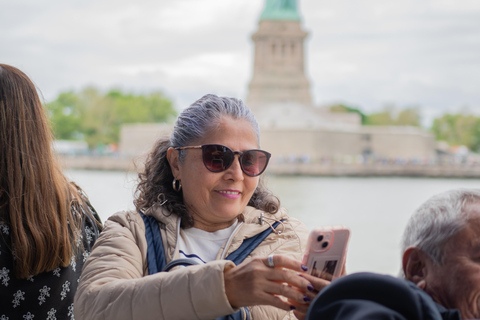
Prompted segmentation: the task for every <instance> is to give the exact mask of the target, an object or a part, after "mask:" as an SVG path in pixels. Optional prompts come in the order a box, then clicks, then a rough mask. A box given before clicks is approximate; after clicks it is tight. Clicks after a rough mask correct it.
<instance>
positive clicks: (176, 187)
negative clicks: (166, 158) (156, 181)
mask: <svg viewBox="0 0 480 320" xmlns="http://www.w3.org/2000/svg"><path fill="white" fill-rule="evenodd" d="M177 181H178V186H177ZM172 188H173V190H175V191H177V192H179V191H180V190H182V183H181V182H180V180H177V179H175V178H173V182H172Z"/></svg>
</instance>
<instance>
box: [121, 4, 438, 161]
mask: <svg viewBox="0 0 480 320" xmlns="http://www.w3.org/2000/svg"><path fill="white" fill-rule="evenodd" d="M306 37H307V32H305V31H304V30H303V29H302V26H301V18H300V13H299V11H298V7H297V1H296V0H266V3H265V7H264V9H263V12H262V13H261V15H260V20H259V23H258V30H257V31H256V32H255V33H254V34H253V35H252V40H253V42H254V45H255V56H254V68H253V75H252V79H251V81H250V84H249V91H248V95H247V98H246V103H247V105H248V106H249V107H250V108H251V109H252V110H253V112H254V114H255V116H256V118H257V120H258V123H259V125H260V129H261V143H262V145H261V147H262V148H263V149H265V150H268V151H270V152H271V153H272V154H273V157H272V162H271V165H272V166H275V164H276V163H279V164H280V163H285V162H308V163H316V162H318V163H320V162H324V161H343V160H342V159H350V160H348V161H352V160H351V159H354V160H353V161H356V162H359V161H364V162H366V161H369V160H371V159H384V160H385V161H402V159H403V160H413V161H416V160H418V159H426V158H432V157H434V156H435V139H434V137H433V135H432V134H430V133H428V132H426V131H424V130H422V129H420V128H414V127H397V126H396V127H381V126H362V125H361V119H360V116H359V115H358V114H356V113H332V112H330V111H329V110H328V109H325V108H319V107H316V106H314V105H313V103H312V96H311V93H310V81H309V80H308V78H307V76H306V75H305V61H304V56H305V52H304V41H305V38H306ZM171 129H172V126H171V125H163V124H148V125H128V126H124V127H123V128H122V136H121V143H120V147H119V149H120V151H121V152H122V153H123V154H127V155H137V154H139V153H145V152H147V151H148V150H149V149H150V148H151V146H152V145H153V143H154V141H155V139H157V138H158V137H159V136H161V135H168V134H169V133H170V132H171Z"/></svg>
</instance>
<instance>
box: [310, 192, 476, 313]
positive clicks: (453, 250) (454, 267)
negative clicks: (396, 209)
mask: <svg viewBox="0 0 480 320" xmlns="http://www.w3.org/2000/svg"><path fill="white" fill-rule="evenodd" d="M402 249H403V250H402V252H403V255H402V266H403V268H402V271H403V275H404V278H405V279H406V280H407V281H405V280H404V279H398V278H394V277H390V276H384V275H377V274H370V273H361V274H353V275H350V276H346V277H344V278H343V279H339V280H337V281H333V282H332V284H331V285H330V286H329V287H327V288H326V289H325V290H324V291H322V292H321V293H320V294H319V296H318V297H317V299H316V300H315V301H314V302H313V303H312V305H311V308H310V310H309V314H308V317H307V318H308V319H322V320H325V319H326V320H328V319H353V320H360V319H373V320H375V319H399V320H405V319H440V320H459V319H480V189H455V190H450V191H447V192H444V193H441V194H438V195H435V196H433V197H431V198H430V199H428V200H427V201H426V202H425V203H423V204H422V205H421V206H420V207H419V208H418V209H417V210H416V211H415V213H414V214H413V215H412V217H411V218H410V220H409V221H408V223H407V226H406V228H405V231H404V235H403V243H402Z"/></svg>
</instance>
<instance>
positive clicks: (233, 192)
mask: <svg viewBox="0 0 480 320" xmlns="http://www.w3.org/2000/svg"><path fill="white" fill-rule="evenodd" d="M218 192H219V193H223V194H235V195H236V194H240V192H238V191H218Z"/></svg>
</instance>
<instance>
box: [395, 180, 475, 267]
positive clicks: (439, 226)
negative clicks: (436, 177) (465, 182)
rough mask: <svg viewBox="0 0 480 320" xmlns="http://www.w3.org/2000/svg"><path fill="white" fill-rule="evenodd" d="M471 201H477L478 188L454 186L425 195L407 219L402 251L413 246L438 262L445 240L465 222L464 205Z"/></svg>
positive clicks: (441, 257) (442, 258)
mask: <svg viewBox="0 0 480 320" xmlns="http://www.w3.org/2000/svg"><path fill="white" fill-rule="evenodd" d="M475 202H478V203H480V189H455V190H450V191H447V192H444V193H441V194H438V195H435V196H433V197H431V198H430V199H428V200H427V201H426V202H425V203H423V204H422V205H421V206H420V207H419V208H418V209H417V210H416V211H415V212H414V214H413V215H412V217H411V218H410V220H409V221H408V223H407V227H406V228H405V231H404V233H403V241H402V254H403V252H405V250H406V249H407V248H409V247H417V248H419V249H420V250H422V251H423V252H425V253H426V254H428V255H429V256H430V257H431V258H432V260H433V261H434V262H435V263H437V264H442V263H443V261H444V252H443V249H444V246H445V243H446V242H447V241H448V239H450V237H452V236H453V235H455V234H456V233H457V232H459V231H460V230H461V229H462V228H463V227H464V226H465V224H466V222H467V220H468V219H469V217H468V212H466V207H467V206H468V205H469V204H472V203H475Z"/></svg>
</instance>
